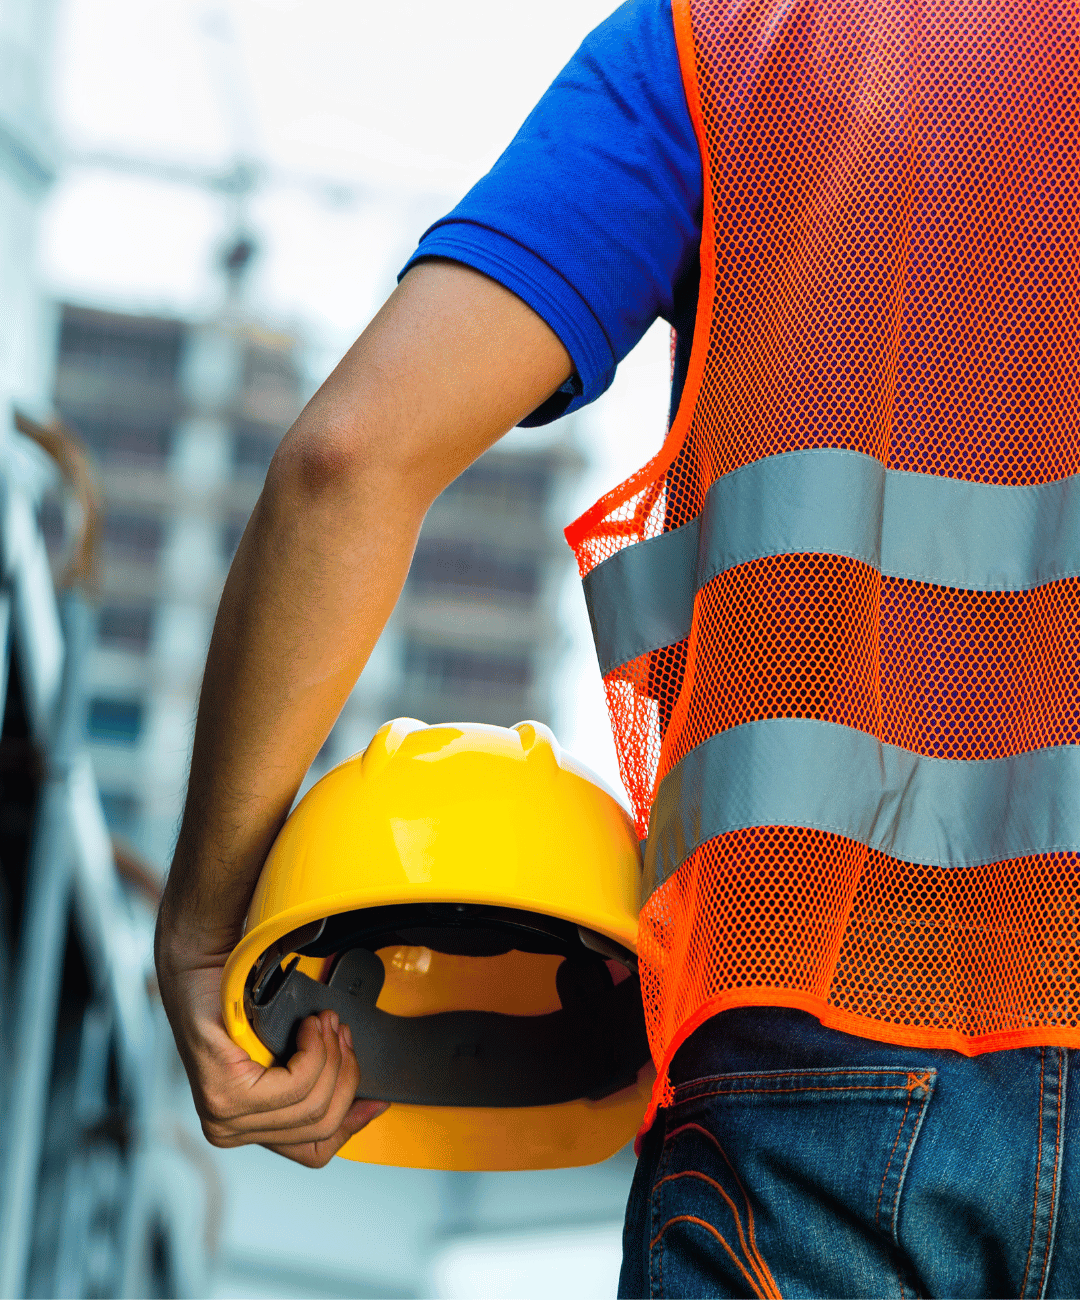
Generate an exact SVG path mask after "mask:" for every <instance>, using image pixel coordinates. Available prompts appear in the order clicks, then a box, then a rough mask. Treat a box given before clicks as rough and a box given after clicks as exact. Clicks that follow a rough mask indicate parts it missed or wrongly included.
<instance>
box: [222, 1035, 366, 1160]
mask: <svg viewBox="0 0 1080 1300" xmlns="http://www.w3.org/2000/svg"><path fill="white" fill-rule="evenodd" d="M348 1032H349V1031H348V1026H343V1025H340V1024H339V1023H338V1018H337V1016H336V1015H335V1014H334V1013H333V1012H328V1011H324V1012H322V1013H321V1015H319V1016H318V1017H310V1018H309V1019H308V1020H305V1021H304V1022H303V1024H302V1025H301V1026H300V1029H299V1031H298V1033H297V1050H296V1053H295V1054H294V1055H293V1057H292V1058H291V1059H290V1060H289V1062H288V1064H287V1065H285V1066H283V1067H272V1068H270V1069H268V1070H265V1071H262V1072H261V1074H260V1075H259V1077H258V1078H256V1079H255V1080H254V1081H253V1082H249V1083H248V1084H247V1085H246V1086H245V1087H243V1088H241V1089H234V1090H232V1095H231V1096H228V1097H219V1098H218V1099H217V1103H216V1104H214V1102H213V1101H211V1102H210V1104H209V1105H208V1112H209V1113H208V1114H206V1115H204V1117H203V1131H204V1132H205V1133H206V1136H207V1137H208V1138H209V1140H210V1141H211V1142H213V1143H214V1144H215V1145H216V1146H223V1147H224V1146H239V1145H242V1144H245V1143H249V1142H258V1143H262V1144H263V1145H273V1146H276V1145H278V1144H282V1143H285V1144H289V1145H293V1144H304V1143H307V1142H326V1141H328V1140H330V1139H332V1138H333V1137H334V1135H335V1134H336V1133H337V1132H338V1130H339V1129H340V1128H341V1126H342V1124H343V1122H344V1120H345V1116H346V1114H347V1113H348V1111H349V1109H350V1107H351V1106H352V1104H353V1100H354V1098H355V1096H356V1089H357V1086H358V1085H359V1082H360V1070H359V1067H358V1066H357V1064H356V1057H355V1056H354V1054H353V1052H352V1050H351V1046H350V1045H349V1044H350V1042H351V1040H350V1039H349V1037H348ZM343 1140H344V1139H343Z"/></svg>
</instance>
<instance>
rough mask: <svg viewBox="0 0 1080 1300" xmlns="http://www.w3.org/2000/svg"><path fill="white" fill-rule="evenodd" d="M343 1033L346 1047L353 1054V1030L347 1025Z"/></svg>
mask: <svg viewBox="0 0 1080 1300" xmlns="http://www.w3.org/2000/svg"><path fill="white" fill-rule="evenodd" d="M341 1032H342V1035H343V1037H344V1039H345V1046H346V1047H347V1048H348V1049H349V1051H350V1052H351V1051H352V1049H353V1045H352V1030H351V1029H350V1028H349V1026H348V1025H346V1026H345V1027H344V1029H343V1030H342V1031H341Z"/></svg>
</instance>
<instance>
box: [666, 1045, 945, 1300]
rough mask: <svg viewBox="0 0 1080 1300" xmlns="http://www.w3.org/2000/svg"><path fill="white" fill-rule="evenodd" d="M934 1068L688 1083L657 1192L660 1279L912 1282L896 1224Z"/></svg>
mask: <svg viewBox="0 0 1080 1300" xmlns="http://www.w3.org/2000/svg"><path fill="white" fill-rule="evenodd" d="M935 1079H936V1072H935V1071H934V1070H933V1069H926V1070H924V1071H919V1070H914V1071H913V1070H907V1069H895V1068H892V1069H889V1068H873V1067H869V1068H866V1069H858V1070H852V1069H842V1070H795V1071H788V1072H779V1071H775V1072H773V1071H770V1072H766V1073H761V1074H725V1075H717V1076H713V1077H710V1078H702V1079H694V1080H691V1081H690V1082H688V1083H684V1084H681V1085H680V1086H679V1087H678V1088H676V1090H675V1104H674V1105H673V1106H672V1107H671V1108H669V1109H668V1110H667V1111H666V1112H665V1124H666V1130H665V1132H666V1136H665V1141H664V1149H663V1152H662V1155H661V1157H660V1162H659V1166H658V1169H657V1173H656V1178H655V1180H654V1182H653V1189H652V1197H651V1202H650V1242H651V1245H650V1252H649V1267H650V1288H651V1293H652V1294H653V1295H654V1296H717V1295H719V1296H723V1295H740V1296H778V1295H781V1294H782V1295H785V1296H787V1295H806V1296H822V1295H846V1296H856V1295H876V1296H884V1295H897V1294H899V1295H912V1294H914V1291H915V1287H916V1285H917V1281H916V1279H913V1278H911V1277H908V1276H905V1271H906V1270H905V1266H904V1264H903V1260H902V1256H901V1252H900V1251H899V1248H898V1237H897V1225H898V1223H899V1219H900V1214H901V1208H902V1205H901V1202H902V1192H903V1186H904V1177H905V1174H906V1172H907V1167H908V1163H909V1161H910V1159H911V1155H912V1151H913V1150H914V1147H915V1140H916V1138H917V1136H918V1133H919V1129H920V1127H921V1125H922V1120H923V1115H924V1113H925V1110H926V1106H927V1104H928V1102H929V1099H930V1096H931V1094H932V1093H933V1089H934V1083H935Z"/></svg>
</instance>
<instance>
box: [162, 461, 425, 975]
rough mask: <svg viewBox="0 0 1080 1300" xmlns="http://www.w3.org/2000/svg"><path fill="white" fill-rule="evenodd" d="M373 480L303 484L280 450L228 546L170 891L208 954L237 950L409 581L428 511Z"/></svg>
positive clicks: (186, 925) (361, 478)
mask: <svg viewBox="0 0 1080 1300" xmlns="http://www.w3.org/2000/svg"><path fill="white" fill-rule="evenodd" d="M372 477H373V476H372V475H371V474H365V473H358V474H355V475H353V476H349V477H346V478H345V479H344V480H343V481H342V482H341V483H340V484H338V485H336V486H330V487H324V488H323V489H322V490H318V489H315V490H312V489H311V488H310V487H309V486H308V485H305V484H304V483H303V481H302V480H303V470H302V467H299V466H297V465H296V464H295V463H292V462H290V459H289V457H288V455H285V456H283V457H282V458H281V462H280V463H278V464H275V466H274V467H273V469H272V471H271V475H270V478H269V480H268V483H267V486H266V490H265V491H264V493H263V495H262V497H261V498H260V501H259V503H258V505H257V507H256V509H255V512H254V514H253V515H252V519H251V522H250V524H249V526H248V529H247V530H246V532H245V535H244V537H243V539H242V541H241V544H240V547H239V549H238V551H237V555H236V559H235V562H234V564H233V567H232V570H231V572H230V574H229V578H228V581H227V583H226V586H225V591H224V593H223V596H222V600H221V606H220V609H219V612H218V617H217V622H216V625H215V628H214V634H213V639H212V642H211V647H210V654H209V656H208V659H207V664H206V673H205V677H204V681H203V688H202V696H201V701H200V706H199V718H198V725H197V727H196V733H195V744H194V750H193V755H192V764H191V781H190V785H189V790H188V798H187V806H186V809H185V815H184V822H183V826H182V829H181V834H180V839H179V843H178V845H177V853H176V857H175V861H174V866H173V873H174V876H175V877H176V878H175V879H173V881H172V884H171V888H170V891H169V895H170V897H169V902H170V904H171V905H172V906H173V907H174V908H176V907H179V906H182V907H183V910H184V913H185V915H184V916H183V928H184V929H185V930H186V931H188V932H189V937H192V936H190V931H191V930H192V929H198V930H200V931H202V933H201V935H200V945H199V946H200V947H202V948H203V949H204V950H210V951H215V950H228V948H231V946H232V945H233V944H234V943H235V942H236V940H237V938H238V935H239V929H240V926H241V924H242V922H243V918H244V915H245V912H246V910H247V903H248V899H249V898H250V895H251V891H252V889H253V888H254V884H255V880H256V878H257V876H258V872H259V869H260V867H261V865H262V862H263V859H264V858H265V856H266V853H267V851H268V849H269V847H270V844H271V842H272V841H273V838H274V835H275V834H276V833H277V830H278V829H279V827H280V825H281V822H282V821H283V820H284V817H285V815H286V813H287V812H288V809H289V806H290V804H291V803H292V800H293V798H294V796H295V793H296V790H297V788H298V787H299V785H300V782H301V781H302V779H303V777H304V774H305V772H306V771H307V769H308V767H309V766H310V764H311V762H312V760H313V759H314V757H315V755H316V754H317V753H318V750H319V747H320V746H321V744H322V743H323V741H324V740H325V738H326V736H327V734H328V733H329V731H330V728H331V727H332V726H333V723H334V720H335V719H336V717H337V715H338V713H339V711H340V709H341V706H342V704H343V703H344V702H345V699H346V698H347V696H348V694H349V692H350V690H351V689H352V686H353V684H354V683H355V681H356V679H357V677H358V676H359V674H360V671H361V669H362V668H363V666H364V663H365V662H366V660H367V658H368V656H369V654H370V653H371V649H372V647H373V645H374V643H375V641H376V639H377V638H378V636H379V633H380V632H381V631H382V628H383V626H384V625H385V623H386V620H387V618H388V617H389V615H390V612H391V610H392V609H393V607H394V603H395V601H396V600H397V598H398V596H399V594H400V591H401V588H402V585H403V583H404V581H405V576H406V574H407V572H408V567H409V562H410V559H411V556H412V551H413V547H414V545H415V541H416V535H417V532H418V530H419V527H420V524H421V522H422V518H423V509H424V508H425V506H426V503H425V502H422V501H417V500H416V499H415V498H414V497H413V496H412V494H407V493H404V492H402V491H400V490H398V491H395V490H394V485H393V484H390V483H387V482H385V481H384V482H383V483H382V484H376V483H374V482H372V481H371V478H372ZM169 919H173V918H169ZM175 919H176V920H180V919H181V918H179V917H177V918H175ZM208 931H209V932H208Z"/></svg>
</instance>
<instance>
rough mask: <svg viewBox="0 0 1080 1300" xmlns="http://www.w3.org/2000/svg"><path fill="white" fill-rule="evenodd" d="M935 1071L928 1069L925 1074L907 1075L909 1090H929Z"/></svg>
mask: <svg viewBox="0 0 1080 1300" xmlns="http://www.w3.org/2000/svg"><path fill="white" fill-rule="evenodd" d="M933 1073H934V1072H933V1070H927V1072H926V1073H925V1074H909V1075H908V1077H907V1090H908V1092H914V1091H915V1089H916V1088H925V1089H926V1091H927V1092H929V1091H930V1084H931V1081H932V1078H933Z"/></svg>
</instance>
